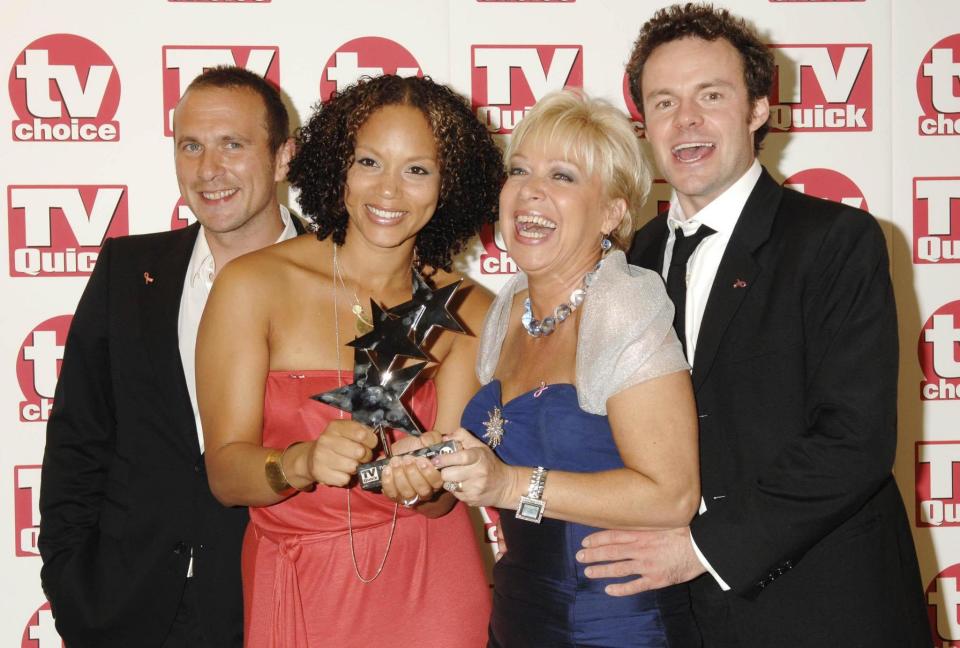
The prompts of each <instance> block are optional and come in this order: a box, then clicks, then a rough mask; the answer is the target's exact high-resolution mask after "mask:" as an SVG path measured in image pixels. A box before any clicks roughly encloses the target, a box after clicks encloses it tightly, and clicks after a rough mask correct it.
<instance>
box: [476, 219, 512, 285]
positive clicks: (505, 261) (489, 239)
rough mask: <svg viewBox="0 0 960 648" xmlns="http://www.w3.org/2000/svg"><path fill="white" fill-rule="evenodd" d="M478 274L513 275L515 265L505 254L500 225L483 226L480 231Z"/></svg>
mask: <svg viewBox="0 0 960 648" xmlns="http://www.w3.org/2000/svg"><path fill="white" fill-rule="evenodd" d="M480 243H481V245H483V251H482V252H481V253H480V272H481V273H482V274H514V273H515V272H516V271H517V264H516V262H514V260H513V259H511V258H510V255H509V254H507V246H506V245H505V244H504V243H503V237H502V236H501V235H500V223H499V222H496V223H493V224H487V225H484V226H483V227H482V228H481V229H480Z"/></svg>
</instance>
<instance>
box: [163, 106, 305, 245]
mask: <svg viewBox="0 0 960 648" xmlns="http://www.w3.org/2000/svg"><path fill="white" fill-rule="evenodd" d="M173 136H174V146H175V153H174V160H175V163H176V169H177V182H178V183H179V185H180V194H181V196H182V197H183V200H184V202H186V203H187V205H188V206H189V207H190V209H191V210H193V213H194V214H195V215H196V217H197V220H199V221H200V223H201V224H202V225H203V226H204V228H206V230H207V231H208V233H212V234H213V235H215V236H216V235H220V234H224V235H232V234H233V233H240V232H249V231H252V230H259V229H263V230H267V229H269V230H273V231H274V236H276V232H278V231H279V227H280V211H279V205H278V202H277V195H276V183H277V182H279V181H281V180H283V178H284V176H285V175H286V169H287V162H288V161H289V159H290V153H291V146H290V145H289V144H284V145H283V146H281V147H280V150H279V151H277V152H276V153H274V152H273V151H271V150H270V145H269V142H268V140H269V135H268V133H267V127H266V109H265V108H264V105H263V100H262V99H261V98H260V96H259V95H257V94H256V93H255V92H254V91H252V90H248V89H246V88H217V87H203V88H196V89H194V90H190V91H189V92H187V93H186V94H185V95H184V97H183V98H182V99H181V100H180V104H179V105H178V106H177V109H176V112H175V113H174V116H173Z"/></svg>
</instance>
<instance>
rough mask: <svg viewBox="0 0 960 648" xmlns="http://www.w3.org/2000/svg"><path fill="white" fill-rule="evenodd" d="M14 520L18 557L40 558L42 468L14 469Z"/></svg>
mask: <svg viewBox="0 0 960 648" xmlns="http://www.w3.org/2000/svg"><path fill="white" fill-rule="evenodd" d="M13 519H14V532H15V534H16V536H15V538H14V543H15V545H16V546H15V549H14V551H15V553H16V555H17V556H18V557H23V556H39V555H40V550H39V549H37V536H38V535H39V533H40V466H14V467H13Z"/></svg>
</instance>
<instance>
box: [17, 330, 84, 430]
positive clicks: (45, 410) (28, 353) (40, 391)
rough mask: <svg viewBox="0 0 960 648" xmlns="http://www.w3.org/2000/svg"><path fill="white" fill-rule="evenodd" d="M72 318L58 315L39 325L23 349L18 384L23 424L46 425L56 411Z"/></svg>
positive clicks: (18, 363)
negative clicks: (54, 410)
mask: <svg viewBox="0 0 960 648" xmlns="http://www.w3.org/2000/svg"><path fill="white" fill-rule="evenodd" d="M72 321H73V316H72V315H59V316H57V317H51V318H50V319H48V320H45V321H43V322H40V324H38V325H37V326H36V327H34V329H33V330H32V331H30V333H28V334H27V337H26V338H24V340H23V344H21V345H20V354H19V355H18V356H17V382H18V383H20V393H22V394H23V400H22V401H20V420H21V421H23V422H25V423H29V422H32V421H47V420H48V419H49V418H50V410H51V409H53V394H54V392H55V391H56V388H57V379H58V378H59V376H60V365H61V363H62V361H63V347H64V345H65V344H66V341H67V332H68V331H69V330H70V322H72Z"/></svg>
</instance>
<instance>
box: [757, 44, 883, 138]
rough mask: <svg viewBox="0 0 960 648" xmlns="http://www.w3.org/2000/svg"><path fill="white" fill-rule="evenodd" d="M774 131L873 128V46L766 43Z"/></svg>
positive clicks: (859, 129) (826, 130)
mask: <svg viewBox="0 0 960 648" xmlns="http://www.w3.org/2000/svg"><path fill="white" fill-rule="evenodd" d="M770 48H771V50H772V51H773V56H774V62H775V64H776V71H775V72H774V77H773V88H772V89H771V94H770V122H769V123H770V129H771V130H772V131H773V132H788V131H789V132H807V131H809V132H838V131H870V130H873V46H872V45H870V44H827V45H770Z"/></svg>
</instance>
